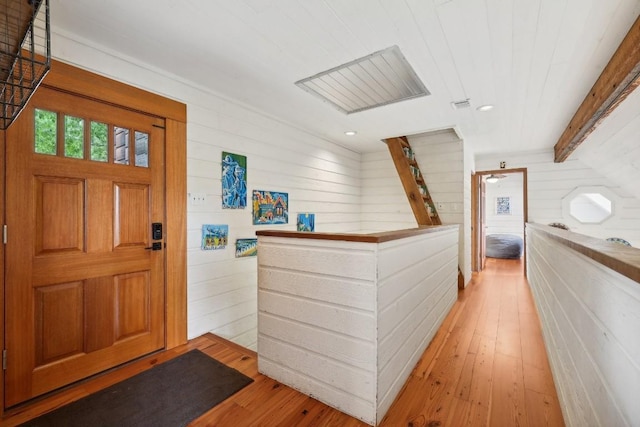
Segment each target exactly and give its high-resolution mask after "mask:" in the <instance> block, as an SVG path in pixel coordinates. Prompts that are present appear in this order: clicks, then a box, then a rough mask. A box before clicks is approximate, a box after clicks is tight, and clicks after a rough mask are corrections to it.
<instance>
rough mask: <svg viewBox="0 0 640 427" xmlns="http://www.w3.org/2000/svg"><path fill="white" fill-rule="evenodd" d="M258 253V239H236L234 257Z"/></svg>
mask: <svg viewBox="0 0 640 427" xmlns="http://www.w3.org/2000/svg"><path fill="white" fill-rule="evenodd" d="M256 255H258V239H238V240H236V258H244V257H251V256H256Z"/></svg>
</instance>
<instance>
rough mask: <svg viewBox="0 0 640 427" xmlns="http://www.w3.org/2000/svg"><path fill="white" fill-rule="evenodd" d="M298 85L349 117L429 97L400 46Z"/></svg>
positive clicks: (307, 79)
mask: <svg viewBox="0 0 640 427" xmlns="http://www.w3.org/2000/svg"><path fill="white" fill-rule="evenodd" d="M296 85H297V86H298V87H300V88H302V89H304V90H305V91H307V92H309V93H311V94H313V95H315V96H318V97H320V98H321V99H323V100H324V101H326V102H329V103H330V104H332V105H333V106H335V107H336V108H337V109H339V110H340V111H342V112H344V113H347V114H351V113H356V112H358V111H364V110H368V109H370V108H375V107H380V106H382V105H387V104H391V103H394V102H399V101H403V100H407V99H412V98H416V97H419V96H426V95H429V91H428V90H427V88H426V87H425V86H424V84H423V83H422V81H420V79H419V78H418V76H417V74H416V73H415V71H414V70H413V68H411V65H410V64H409V63H408V62H407V60H406V59H405V57H404V56H403V55H402V53H401V52H400V49H399V48H398V46H392V47H390V48H387V49H384V50H381V51H378V52H375V53H372V54H371V55H368V56H365V57H363V58H360V59H356V60H355V61H352V62H349V63H346V64H343V65H340V66H338V67H335V68H332V69H330V70H327V71H323V72H321V73H318V74H316V75H314V76H311V77H308V78H306V79H302V80H299V81H297V82H296Z"/></svg>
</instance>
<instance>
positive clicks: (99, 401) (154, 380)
mask: <svg viewBox="0 0 640 427" xmlns="http://www.w3.org/2000/svg"><path fill="white" fill-rule="evenodd" d="M251 382H253V380H252V379H251V378H249V377H247V376H245V375H244V374H242V373H240V372H238V371H236V370H235V369H232V368H229V367H228V366H225V365H223V364H222V363H220V362H218V361H217V360H214V359H212V358H211V357H209V356H207V355H206V354H204V353H202V352H201V351H199V350H192V351H189V352H188V353H185V354H183V355H181V356H178V357H177V358H175V359H172V360H169V361H168V362H164V363H161V364H160V365H157V366H154V367H153V368H151V369H149V370H147V371H144V372H141V373H139V374H138V375H136V376H134V377H131V378H129V379H126V380H124V381H122V382H119V383H117V384H114V385H112V386H110V387H108V388H106V389H104V390H101V391H99V392H97V393H94V394H91V395H89V396H87V397H84V398H82V399H80V400H78V401H75V402H73V403H70V404H68V405H65V406H63V407H61V408H59V409H56V410H55V411H53V412H50V413H48V414H44V415H42V416H40V417H38V418H35V419H33V420H31V421H29V422H27V423H25V424H22V425H23V426H38V427H44V426H65V427H66V426H69V427H72V426H82V427H86V426H92V427H94V426H105V427H106V426H118V427H120V426H154V427H159V426H167V427H175V426H186V425H187V424H188V423H189V422H191V421H193V420H194V419H196V418H198V417H199V416H200V415H202V414H203V413H205V412H206V411H208V410H209V409H211V408H212V407H214V406H215V405H217V404H218V403H220V402H222V401H223V400H225V399H226V398H228V397H229V396H231V395H232V394H234V393H236V392H237V391H239V390H240V389H242V388H243V387H245V386H246V385H248V384H250V383H251Z"/></svg>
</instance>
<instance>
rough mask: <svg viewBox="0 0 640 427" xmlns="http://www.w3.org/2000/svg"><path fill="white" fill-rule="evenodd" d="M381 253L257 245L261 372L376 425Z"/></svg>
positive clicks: (293, 242) (302, 242)
mask: <svg viewBox="0 0 640 427" xmlns="http://www.w3.org/2000/svg"><path fill="white" fill-rule="evenodd" d="M375 248H376V245H374V244H367V243H357V242H334V241H326V240H313V239H283V238H275V237H265V236H261V237H259V245H258V260H259V266H258V275H259V280H258V283H259V289H258V307H259V312H258V322H259V336H258V369H259V371H260V372H261V373H263V374H265V375H267V376H269V377H272V378H275V379H277V380H278V381H280V382H283V383H285V384H287V385H289V386H292V387H294V388H296V389H298V390H300V391H302V392H303V393H305V394H308V395H311V396H313V397H315V398H316V399H318V400H320V401H322V402H325V403H327V404H329V405H330V406H332V407H334V408H337V409H340V410H341V411H343V412H345V413H347V414H350V415H352V416H354V417H356V418H359V419H361V420H363V421H365V422H367V423H370V424H374V423H375V402H376V375H375V369H376V351H375V340H376V328H375V310H376V308H375V304H376V295H375V281H376V261H375V258H376V253H375ZM329 266H330V267H329Z"/></svg>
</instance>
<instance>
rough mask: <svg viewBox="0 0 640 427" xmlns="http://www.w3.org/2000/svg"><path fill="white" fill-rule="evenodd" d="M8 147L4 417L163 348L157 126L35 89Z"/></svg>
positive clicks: (152, 120) (161, 147) (161, 146)
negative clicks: (16, 408) (18, 406)
mask: <svg viewBox="0 0 640 427" xmlns="http://www.w3.org/2000/svg"><path fill="white" fill-rule="evenodd" d="M6 145H7V155H6V205H5V206H6V222H7V226H8V228H7V231H8V232H7V244H6V272H5V274H6V276H5V293H6V299H5V307H6V322H5V334H6V335H5V337H6V339H5V346H6V372H5V402H4V403H5V407H11V406H13V405H16V404H18V403H21V402H24V401H26V400H28V399H31V398H33V397H35V396H38V395H41V394H43V393H46V392H49V391H51V390H55V389H57V388H59V387H62V386H64V385H66V384H70V383H72V382H74V381H78V380H80V379H83V378H86V377H88V376H90V375H93V374H95V373H98V372H101V371H104V370H106V369H109V368H111V367H114V366H117V365H119V364H122V363H124V362H127V361H129V360H132V359H134V358H137V357H140V356H142V355H145V354H148V353H150V352H153V351H156V350H158V349H161V348H163V347H164V346H165V342H164V340H165V318H164V295H165V278H164V264H165V259H164V247H163V237H164V236H163V233H161V234H160V235H155V236H154V235H152V224H153V223H158V224H164V223H165V206H164V200H165V194H164V191H165V189H164V151H165V135H164V120H163V119H159V118H156V117H151V116H147V115H145V114H140V113H136V112H132V111H128V110H125V109H122V108H118V107H115V106H112V105H107V104H102V103H99V102H96V101H92V100H89V99H85V98H81V97H78V96H74V95H70V94H67V93H64V92H58V91H55V90H52V89H49V88H44V87H41V88H40V89H38V90H37V92H36V93H35V95H34V96H33V98H32V99H31V100H30V101H29V104H28V106H27V107H26V108H25V109H24V110H23V111H22V113H21V115H20V117H19V118H18V120H16V122H15V123H14V124H13V125H12V126H11V127H10V128H9V129H8V130H7V139H6ZM154 242H155V243H156V245H155V248H156V249H157V250H152V249H151V247H152V246H153V243H154Z"/></svg>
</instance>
